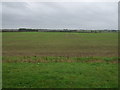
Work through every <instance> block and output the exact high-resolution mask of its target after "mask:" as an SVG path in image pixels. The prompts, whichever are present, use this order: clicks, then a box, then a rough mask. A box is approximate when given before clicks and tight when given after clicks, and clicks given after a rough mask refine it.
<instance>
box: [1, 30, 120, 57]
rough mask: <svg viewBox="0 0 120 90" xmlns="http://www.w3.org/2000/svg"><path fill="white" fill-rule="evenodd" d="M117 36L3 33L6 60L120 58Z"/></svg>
mask: <svg viewBox="0 0 120 90" xmlns="http://www.w3.org/2000/svg"><path fill="white" fill-rule="evenodd" d="M117 50H118V34H117V33H67V32H66V33H64V32H8V33H3V55H4V56H23V55H25V56H69V57H71V56H80V57H81V56H105V57H112V56H117V54H118V52H117Z"/></svg>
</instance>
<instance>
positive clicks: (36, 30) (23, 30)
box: [2, 28, 118, 33]
mask: <svg viewBox="0 0 120 90" xmlns="http://www.w3.org/2000/svg"><path fill="white" fill-rule="evenodd" d="M2 32H79V33H102V32H118V30H69V29H61V30H60V29H59V30H58V29H27V28H19V29H2Z"/></svg>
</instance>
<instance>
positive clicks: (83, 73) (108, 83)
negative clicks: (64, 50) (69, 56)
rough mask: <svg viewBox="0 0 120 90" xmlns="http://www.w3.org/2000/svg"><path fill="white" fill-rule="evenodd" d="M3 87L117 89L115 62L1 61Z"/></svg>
mask: <svg viewBox="0 0 120 90" xmlns="http://www.w3.org/2000/svg"><path fill="white" fill-rule="evenodd" d="M3 67H4V68H3V88H13V87H14V88H117V84H118V82H117V80H118V73H117V70H118V68H117V65H116V64H110V63H109V64H107V63H34V64H33V63H11V64H9V63H3Z"/></svg>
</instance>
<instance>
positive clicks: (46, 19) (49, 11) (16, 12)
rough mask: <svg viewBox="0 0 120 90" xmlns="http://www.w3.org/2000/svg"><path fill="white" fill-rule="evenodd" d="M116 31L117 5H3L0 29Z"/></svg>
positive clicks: (68, 3)
mask: <svg viewBox="0 0 120 90" xmlns="http://www.w3.org/2000/svg"><path fill="white" fill-rule="evenodd" d="M23 27H24V28H51V29H52V28H53V29H63V28H68V29H118V3H117V2H64V3H63V2H4V3H2V28H23Z"/></svg>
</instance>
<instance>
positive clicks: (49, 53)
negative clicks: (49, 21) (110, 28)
mask: <svg viewBox="0 0 120 90" xmlns="http://www.w3.org/2000/svg"><path fill="white" fill-rule="evenodd" d="M2 40H3V42H2V45H3V46H2V49H3V50H2V53H3V57H2V62H3V66H2V68H3V88H117V87H118V34H117V33H73V32H70V33H69V32H4V33H2Z"/></svg>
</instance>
